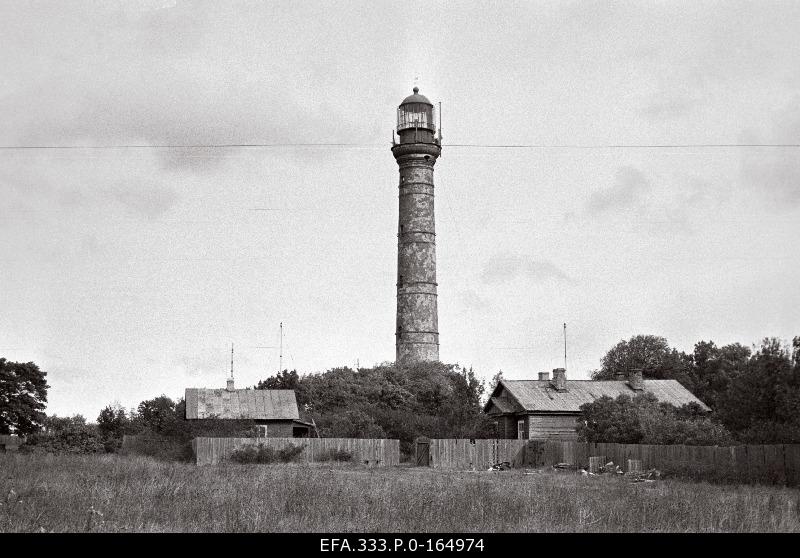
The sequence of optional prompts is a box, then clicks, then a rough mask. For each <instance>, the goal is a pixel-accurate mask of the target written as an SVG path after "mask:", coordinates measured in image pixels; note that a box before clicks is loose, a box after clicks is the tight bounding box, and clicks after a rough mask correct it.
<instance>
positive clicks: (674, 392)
mask: <svg viewBox="0 0 800 558" xmlns="http://www.w3.org/2000/svg"><path fill="white" fill-rule="evenodd" d="M638 393H652V394H653V395H655V396H656V398H657V399H658V400H659V401H663V402H666V403H671V404H673V405H675V406H676V407H680V406H681V405H686V404H688V403H697V404H698V405H699V406H700V408H701V409H703V410H705V411H707V412H711V409H709V408H708V407H707V406H706V405H705V404H703V402H702V401H700V400H699V399H697V397H695V396H694V395H693V394H692V393H691V392H690V391H689V390H688V389H686V388H685V387H683V386H682V385H681V384H680V383H679V382H678V381H677V380H643V379H642V377H641V372H635V373H633V374H632V375H631V376H630V377H628V378H624V377H623V378H620V379H617V380H567V378H566V371H565V370H564V369H563V368H556V369H555V370H553V378H552V379H551V378H550V377H549V373H547V372H540V373H539V379H538V380H501V381H500V382H499V383H498V384H497V386H496V387H495V388H494V390H493V391H492V393H491V395H490V396H489V400H488V401H487V402H486V405H484V408H483V410H484V412H485V413H487V414H488V415H490V416H492V417H494V418H495V420H496V425H497V433H496V436H497V437H498V438H519V439H555V440H575V439H577V437H578V435H577V432H576V429H577V423H576V421H577V418H578V416H579V415H580V406H581V405H583V404H584V403H591V402H592V401H594V400H595V399H599V398H600V397H603V396H604V395H607V396H608V397H611V398H616V397H617V396H619V395H621V394H626V395H630V396H631V397H633V396H634V395H636V394H638Z"/></svg>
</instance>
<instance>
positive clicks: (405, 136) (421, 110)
mask: <svg viewBox="0 0 800 558" xmlns="http://www.w3.org/2000/svg"><path fill="white" fill-rule="evenodd" d="M435 132H436V125H435V113H434V110H433V103H431V102H430V101H429V100H428V98H427V97H425V95H420V94H419V88H418V87H415V88H414V94H413V95H409V96H408V97H406V98H405V99H403V102H402V103H400V106H399V107H398V108H397V133H398V135H399V136H400V143H409V142H415V143H434V133H435Z"/></svg>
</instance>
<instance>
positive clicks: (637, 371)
mask: <svg viewBox="0 0 800 558" xmlns="http://www.w3.org/2000/svg"><path fill="white" fill-rule="evenodd" d="M628 385H630V386H631V389H632V390H634V391H642V390H643V389H644V380H643V379H642V369H641V368H631V371H630V375H629V376H628Z"/></svg>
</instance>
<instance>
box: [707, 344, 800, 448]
mask: <svg viewBox="0 0 800 558" xmlns="http://www.w3.org/2000/svg"><path fill="white" fill-rule="evenodd" d="M796 340H797V338H795V339H794V340H793V347H792V349H791V351H790V349H789V348H788V347H785V346H784V345H783V343H781V341H780V340H779V339H776V338H765V339H764V340H763V341H762V343H761V347H760V348H759V349H758V350H757V351H756V352H755V354H753V356H752V357H751V358H750V359H749V360H748V361H747V365H746V367H745V369H744V370H743V371H742V373H740V374H738V375H736V376H735V377H733V378H732V379H731V381H730V383H729V385H728V388H727V389H726V390H725V391H724V392H723V393H722V394H721V395H720V397H719V404H718V407H719V408H718V412H719V415H720V419H721V420H722V422H723V423H724V424H725V425H726V426H727V427H728V428H729V429H730V430H731V431H732V432H734V433H735V434H736V435H737V437H738V438H740V439H741V440H742V441H746V442H751V443H797V442H800V366H798V364H797V350H796V348H795V345H794V344H795V343H796Z"/></svg>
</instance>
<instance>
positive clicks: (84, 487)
mask: <svg viewBox="0 0 800 558" xmlns="http://www.w3.org/2000/svg"><path fill="white" fill-rule="evenodd" d="M0 471H2V479H0V501H1V502H2V506H0V532H9V531H40V530H46V531H56V532H60V531H70V532H71V531H87V530H89V531H136V532H162V531H168V532H213V531H225V532H236V531H239V532H241V531H245V532H252V531H317V532H326V531H328V532H330V531H359V532H364V531H384V532H392V531H410V532H437V531H438V532H446V531H466V532H496V531H498V532H499V531H512V532H518V531H572V532H581V531H639V532H642V531H648V532H653V531H669V532H708V531H747V532H753V531H793V532H798V531H800V515H799V514H798V507H800V490H797V489H792V488H776V487H758V486H716V485H710V484H706V483H690V482H683V481H677V480H666V481H661V482H657V483H652V484H631V483H629V482H626V481H624V480H623V479H620V478H586V477H577V476H574V475H572V474H559V473H536V474H528V475H525V474H522V473H521V472H518V471H504V472H494V473H492V472H440V471H434V470H430V469H414V468H405V467H400V468H387V469H365V468H361V467H358V466H347V465H329V464H318V465H312V466H309V465H235V464H228V465H224V466H218V467H196V466H193V465H186V464H178V463H162V462H157V461H154V460H152V459H149V458H134V457H119V456H111V455H109V456H86V457H79V456H62V457H54V456H49V457H34V456H26V455H9V454H5V455H3V454H0ZM12 490H13V491H12Z"/></svg>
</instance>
